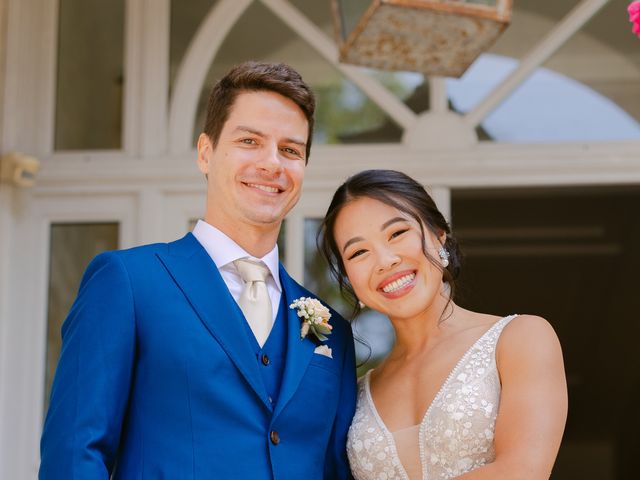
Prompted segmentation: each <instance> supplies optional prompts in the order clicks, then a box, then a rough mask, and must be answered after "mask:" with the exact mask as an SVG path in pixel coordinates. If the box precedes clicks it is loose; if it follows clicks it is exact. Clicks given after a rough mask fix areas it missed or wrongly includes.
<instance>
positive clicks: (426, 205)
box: [316, 170, 462, 317]
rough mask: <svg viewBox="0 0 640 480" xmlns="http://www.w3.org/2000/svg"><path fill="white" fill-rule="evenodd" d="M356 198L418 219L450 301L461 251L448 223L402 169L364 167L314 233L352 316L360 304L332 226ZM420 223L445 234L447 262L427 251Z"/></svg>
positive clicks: (345, 186) (335, 198) (340, 191)
mask: <svg viewBox="0 0 640 480" xmlns="http://www.w3.org/2000/svg"><path fill="white" fill-rule="evenodd" d="M358 198H371V199H374V200H378V201H379V202H382V203H384V204H386V205H389V206H392V207H394V208H397V209H398V210H400V211H401V212H403V213H405V214H407V215H409V216H410V217H411V218H413V219H414V220H415V221H416V222H418V224H419V225H420V229H421V230H422V248H423V251H424V254H425V256H426V257H427V259H428V260H429V261H430V262H431V263H433V264H434V265H436V266H437V267H438V268H441V269H442V280H443V282H447V283H448V284H449V286H450V294H449V301H451V300H452V299H453V298H454V293H455V283H454V282H455V279H456V278H457V277H458V274H459V273H460V263H461V260H462V254H461V252H460V249H459V248H458V242H457V241H456V240H455V238H453V237H452V236H451V229H450V227H449V224H448V223H447V221H446V220H445V218H444V216H443V215H442V213H440V210H438V207H437V206H436V204H435V202H434V201H433V199H432V198H431V196H430V195H429V194H428V193H427V192H426V190H425V189H424V187H423V186H422V185H421V184H420V183H418V182H416V181H415V180H414V179H413V178H411V177H409V176H408V175H406V174H404V173H402V172H398V171H396V170H365V171H362V172H360V173H357V174H355V175H353V176H351V177H349V178H348V179H347V180H346V181H345V182H344V183H343V184H342V185H341V186H340V187H339V188H338V190H336V193H334V195H333V199H332V200H331V204H330V205H329V208H328V210H327V213H326V215H325V216H324V220H323V221H322V223H321V224H320V229H319V231H318V236H317V237H316V243H317V245H318V249H319V250H320V251H321V252H322V254H323V255H324V257H325V259H326V260H327V263H328V264H329V268H330V270H331V273H332V275H333V276H334V277H335V278H336V280H337V281H338V285H339V286H340V292H341V293H342V294H343V295H344V296H345V297H347V298H348V299H349V300H350V301H351V303H352V304H353V316H354V317H355V316H356V315H357V314H358V313H360V306H359V305H358V300H357V298H356V294H355V292H354V291H353V287H352V286H351V284H350V283H349V279H348V278H347V275H346V272H345V267H344V263H343V262H342V257H341V255H340V249H339V248H338V245H337V244H336V239H335V235H334V231H333V230H334V227H335V222H336V218H337V217H338V214H339V213H340V212H341V211H342V209H343V208H344V207H345V206H346V205H347V204H348V203H349V202H351V201H353V200H356V199H358ZM423 225H426V227H427V228H428V229H429V230H430V231H431V232H433V233H434V234H435V235H436V236H438V237H440V236H441V235H442V233H445V234H446V240H445V243H444V248H445V249H446V250H447V252H449V265H448V266H447V267H446V268H443V267H442V264H441V263H440V261H439V260H438V259H436V258H434V257H433V255H430V254H429V253H428V252H427V249H426V240H425V232H424V229H423V227H422V226H423ZM447 304H448V303H447Z"/></svg>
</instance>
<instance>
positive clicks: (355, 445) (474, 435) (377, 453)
mask: <svg viewBox="0 0 640 480" xmlns="http://www.w3.org/2000/svg"><path fill="white" fill-rule="evenodd" d="M514 317H515V315H511V316H509V317H505V318H502V319H500V320H498V321H497V322H496V323H495V324H494V325H493V326H491V328H489V330H487V332H485V333H484V335H482V336H481V337H480V338H479V339H478V340H477V341H476V342H475V343H474V344H473V345H472V346H471V348H469V350H467V352H466V353H465V354H464V355H463V356H462V358H460V360H459V361H458V363H457V364H456V366H455V367H454V368H453V370H451V372H450V373H449V376H448V377H447V379H446V380H445V382H444V383H443V384H442V386H441V387H440V390H439V391H438V393H437V394H436V396H435V398H434V399H433V402H432V403H431V405H430V406H429V408H428V409H427V411H426V413H425V415H424V417H423V419H422V422H421V423H420V424H418V425H415V426H413V427H409V428H405V429H402V430H398V431H396V432H390V431H389V430H388V429H387V427H386V426H385V424H384V422H383V421H382V419H381V418H380V416H379V415H378V412H377V410H376V407H375V405H374V404H373V400H372V398H371V391H370V389H369V377H370V373H371V371H369V372H367V374H366V375H365V376H364V377H362V378H361V379H360V380H359V382H358V406H357V408H356V413H355V416H354V417H353V422H352V423H351V428H350V429H349V437H348V441H347V453H348V455H349V462H350V464H351V470H352V472H353V475H354V477H355V478H356V480H420V479H422V480H435V479H438V480H442V479H449V478H454V477H457V476H459V475H462V474H463V473H466V472H468V471H470V470H473V469H475V468H477V467H480V466H482V465H484V464H485V463H489V462H492V461H493V460H494V458H495V449H494V444H493V434H494V430H495V423H496V416H497V414H498V406H499V404H500V379H499V376H498V370H497V367H496V357H495V350H496V344H497V343H498V338H499V337H500V333H501V332H502V329H503V328H504V327H505V326H506V325H507V324H508V323H509V322H510V321H511V320H512V319H513V318H514Z"/></svg>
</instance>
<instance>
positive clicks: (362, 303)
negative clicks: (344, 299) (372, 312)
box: [358, 300, 366, 309]
mask: <svg viewBox="0 0 640 480" xmlns="http://www.w3.org/2000/svg"><path fill="white" fill-rule="evenodd" d="M358 306H359V307H360V308H361V309H362V308H364V307H366V305H365V304H364V302H363V301H362V300H358Z"/></svg>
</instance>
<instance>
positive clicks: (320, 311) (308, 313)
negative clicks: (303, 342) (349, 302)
mask: <svg viewBox="0 0 640 480" xmlns="http://www.w3.org/2000/svg"><path fill="white" fill-rule="evenodd" d="M289 308H293V309H296V310H298V317H300V320H301V322H302V326H301V327H300V338H301V339H304V338H305V337H306V336H307V335H308V334H309V332H311V333H312V334H313V335H315V337H316V338H317V339H318V340H320V341H321V342H324V341H326V340H328V338H327V335H330V334H331V329H332V328H333V327H332V326H331V325H330V324H329V319H330V318H331V312H329V309H328V308H327V307H325V306H324V305H323V304H322V303H320V301H319V300H318V299H316V298H311V297H300V298H297V299H295V300H294V301H293V303H292V304H291V305H289Z"/></svg>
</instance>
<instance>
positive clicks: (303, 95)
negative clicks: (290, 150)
mask: <svg viewBox="0 0 640 480" xmlns="http://www.w3.org/2000/svg"><path fill="white" fill-rule="evenodd" d="M260 90H266V91H271V92H275V93H278V94H280V95H282V96H283V97H286V98H288V99H290V100H291V101H293V102H294V103H295V104H296V105H298V107H300V109H301V110H302V112H303V113H304V115H305V117H306V118H307V122H308V124H309V134H308V136H307V147H306V161H309V153H310V151H311V139H312V137H313V113H314V111H315V109H316V100H315V97H314V95H313V92H312V91H311V89H310V88H309V86H308V85H307V84H306V83H305V82H304V81H303V80H302V77H301V76H300V74H299V73H298V72H296V71H295V70H294V69H293V68H291V67H290V66H289V65H286V64H284V63H260V62H253V61H250V62H244V63H241V64H239V65H236V66H235V67H233V68H232V69H231V70H230V71H229V73H227V74H226V75H225V76H224V77H222V78H221V79H220V80H219V81H218V83H216V84H215V85H214V87H213V89H212V90H211V94H210V95H209V103H208V105H207V118H206V120H205V122H204V133H206V134H207V136H208V137H209V139H211V142H212V143H213V144H214V145H216V144H217V143H218V140H219V139H220V133H221V132H222V127H223V126H224V124H225V122H226V121H227V119H228V118H229V112H230V110H231V107H232V106H233V104H234V102H235V100H236V97H237V96H238V95H239V94H240V93H242V92H255V91H260Z"/></svg>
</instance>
